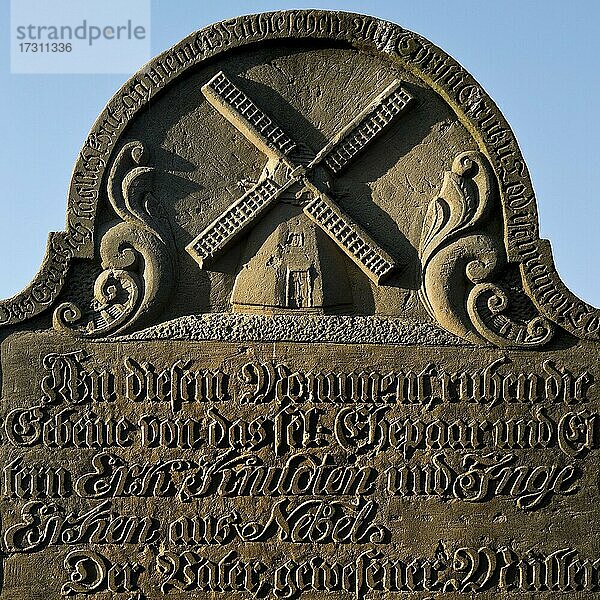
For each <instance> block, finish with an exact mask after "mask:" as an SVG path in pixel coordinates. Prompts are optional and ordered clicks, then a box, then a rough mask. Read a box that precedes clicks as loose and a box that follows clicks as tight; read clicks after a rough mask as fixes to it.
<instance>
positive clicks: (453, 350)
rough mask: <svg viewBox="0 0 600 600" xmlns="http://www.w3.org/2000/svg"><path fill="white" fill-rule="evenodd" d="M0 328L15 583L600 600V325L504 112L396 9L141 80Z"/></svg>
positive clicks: (280, 25)
mask: <svg viewBox="0 0 600 600" xmlns="http://www.w3.org/2000/svg"><path fill="white" fill-rule="evenodd" d="M0 318H1V320H2V323H3V325H4V328H3V330H2V331H3V333H2V345H1V366H2V427H3V431H2V439H1V444H2V446H1V447H2V453H3V454H2V456H3V460H2V469H3V471H2V476H1V486H2V487H1V500H0V502H1V531H2V533H1V539H2V593H1V597H2V598H3V599H4V598H6V599H7V600H17V599H18V600H23V599H34V598H44V599H47V598H50V599H53V598H59V597H73V598H85V597H93V598H98V599H108V598H128V599H129V598H131V599H133V598H149V599H154V598H163V597H172V598H221V597H222V598H230V597H231V598H238V597H239V598H298V597H303V598H304V597H306V598H322V597H325V596H324V594H325V593H329V594H333V595H334V596H333V597H335V598H395V597H398V598H411V599H413V598H414V599H417V598H438V597H439V598H464V597H467V596H468V597H472V596H474V595H477V596H478V597H481V598H534V597H535V598H549V597H552V598H554V597H557V598H592V597H597V595H598V594H600V542H599V541H598V540H599V539H600V536H599V533H600V524H599V520H598V516H599V515H600V507H599V504H598V497H599V493H600V492H599V475H598V467H599V453H600V437H599V436H600V431H599V422H600V417H599V410H600V408H599V405H598V401H599V399H600V396H599V391H598V377H599V374H600V373H599V371H600V365H599V363H598V348H599V347H600V312H599V311H598V310H596V309H594V308H592V307H591V306H589V305H587V304H585V303H584V302H582V301H581V300H579V299H577V298H576V297H575V296H574V295H573V294H571V293H570V292H569V291H568V290H567V289H566V288H565V286H564V285H563V284H562V283H561V281H560V279H559V277H558V275H557V273H556V271H555V269H554V266H553V263H552V257H551V253H550V247H549V244H548V242H546V241H544V240H540V239H539V237H538V225H537V215H536V203H535V198H534V195H533V191H532V188H531V183H530V180H529V176H528V173H527V168H526V166H525V163H524V161H523V158H522V157H521V155H520V152H519V149H518V147H517V144H516V141H515V139H514V136H513V134H512V132H511V130H510V128H509V127H508V125H507V123H506V122H505V120H504V119H503V117H502V115H501V114H500V113H499V111H498V109H497V108H496V106H495V105H494V104H493V102H492V101H491V100H490V98H489V97H488V96H487V95H486V94H485V92H484V91H483V90H482V89H481V88H480V87H479V86H478V84H477V83H476V82H475V81H474V80H473V79H472V78H471V77H470V76H469V75H468V74H467V73H466V72H465V71H464V70H463V69H462V68H461V67H460V66H459V65H458V64H457V63H456V62H454V61H453V60H452V59H451V58H449V57H448V56H447V55H445V54H444V53H443V52H442V51H441V50H439V49H438V48H436V47H435V46H433V45H432V44H431V43H429V42H427V41H426V40H424V39H423V38H421V37H419V36H417V35H415V34H413V33H411V32H409V31H405V30H403V29H401V28H400V27H398V26H396V25H393V24H390V23H386V22H383V21H379V20H377V19H373V18H371V17H365V16H359V15H354V14H345V13H330V12H323V11H291V12H281V13H270V14H262V15H253V16H246V17H240V18H236V19H232V20H229V21H225V22H222V23H217V24H215V25H212V26H210V27H208V28H206V29H204V30H202V31H199V32H197V33H194V34H192V35H191V36H189V37H188V38H186V39H185V40H183V41H182V42H180V43H179V44H177V45H176V46H175V47H174V48H172V49H171V50H169V51H167V52H165V53H164V54H161V55H160V56H158V57H157V58H156V59H154V60H153V61H152V62H150V63H149V64H148V65H146V66H145V67H143V68H142V70H141V71H140V72H139V73H137V74H136V75H135V76H134V77H133V78H132V79H131V80H130V81H129V82H127V83H126V84H125V85H124V87H123V88H122V89H121V90H120V91H119V92H118V93H117V94H116V95H115V97H114V98H113V99H112V100H111V101H110V102H109V104H108V106H107V107H106V109H105V110H104V112H103V113H102V114H101V115H100V117H99V119H98V121H97V122H96V124H95V125H94V127H93V128H92V131H91V133H90V135H89V137H88V138H87V140H86V141H85V144H84V146H83V149H82V151H81V153H80V155H79V157H78V159H77V163H76V166H75V170H74V174H73V181H72V185H71V189H70V191H69V199H68V213H67V229H66V231H65V232H61V233H55V234H52V235H51V236H50V239H49V244H48V252H47V256H46V259H45V261H44V263H43V265H42V268H41V270H40V272H39V274H38V275H37V276H36V278H35V279H34V281H33V282H32V283H31V285H30V286H29V287H28V288H27V289H26V290H24V291H23V292H22V293H21V294H19V295H17V296H16V297H14V298H12V299H10V300H6V301H4V302H2V303H1V304H0Z"/></svg>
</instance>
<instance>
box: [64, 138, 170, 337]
mask: <svg viewBox="0 0 600 600" xmlns="http://www.w3.org/2000/svg"><path fill="white" fill-rule="evenodd" d="M147 161H148V154H147V151H146V149H145V148H144V146H143V145H142V144H141V143H139V142H129V143H127V144H125V146H124V147H123V148H122V149H121V151H120V152H119V154H118V155H117V157H116V159H115V161H114V163H113V165H112V167H111V170H110V174H109V177H108V185H107V195H108V199H109V201H110V204H111V206H112V208H113V209H114V211H115V213H116V214H117V216H118V217H119V219H120V222H119V223H117V224H115V225H113V226H111V227H110V228H109V229H108V231H106V233H104V235H103V236H102V238H101V240H100V258H101V261H102V269H103V271H102V272H101V273H100V275H99V276H98V277H97V279H96V281H95V283H94V289H93V300H92V302H91V304H90V306H89V307H88V308H87V309H86V308H81V307H79V306H78V305H76V304H75V303H73V302H65V303H63V304H61V305H59V306H58V307H57V308H56V310H55V312H54V319H53V322H54V327H55V329H58V330H59V331H63V332H66V333H72V334H75V335H78V336H83V337H98V336H104V335H107V334H111V333H117V332H120V331H123V330H124V329H126V328H128V327H130V326H131V325H133V324H134V323H137V324H140V323H143V322H144V320H145V319H146V318H147V317H149V316H150V315H152V314H154V313H155V311H156V310H157V309H158V308H159V307H160V306H161V305H162V304H163V302H164V301H165V300H166V298H167V297H168V295H169V291H170V287H171V282H172V280H173V269H174V260H175V253H174V252H173V242H172V235H171V231H170V227H169V224H168V221H167V219H166V217H165V216H164V215H163V214H162V207H161V205H160V204H159V203H158V202H157V200H156V198H154V196H153V195H152V193H151V192H150V191H149V190H150V189H151V187H152V180H153V177H154V168H153V167H150V166H147Z"/></svg>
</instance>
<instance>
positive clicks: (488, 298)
mask: <svg viewBox="0 0 600 600" xmlns="http://www.w3.org/2000/svg"><path fill="white" fill-rule="evenodd" d="M494 198H495V184H494V178H493V173H492V170H491V167H490V166H489V164H488V162H487V159H486V158H485V157H484V155H483V154H481V153H480V152H476V151H469V152H463V153H461V154H459V155H458V156H457V157H456V158H455V159H454V162H453V164H452V169H451V170H450V171H447V172H446V173H445V176H444V181H443V184H442V187H441V190H440V193H439V195H438V196H437V197H436V198H434V199H433V200H432V202H431V204H430V205H429V208H428V210H427V214H426V216H425V221H424V223H423V233H422V236H421V244H420V249H419V251H420V256H421V264H422V284H421V289H420V296H421V299H422V301H423V304H424V305H425V307H426V309H427V311H428V312H429V314H430V315H431V316H432V317H433V318H434V319H435V320H436V321H438V322H439V323H440V325H442V327H444V328H445V329H447V330H448V331H450V332H451V333H454V334H456V335H458V336H460V337H462V338H464V339H466V340H468V341H470V342H472V343H477V344H480V343H490V342H491V343H492V344H494V345H496V346H499V347H537V346H542V345H544V344H546V343H547V342H548V341H549V340H550V339H551V338H552V336H553V333H554V327H553V325H552V324H551V323H550V321H548V320H547V319H546V318H544V317H542V316H540V315H539V314H537V311H535V309H534V308H533V306H531V307H527V309H528V310H515V308H516V307H517V306H518V307H521V305H523V304H527V298H526V297H525V296H524V294H523V292H522V291H519V289H515V290H510V292H512V294H513V295H514V296H517V297H512V296H511V293H509V290H508V289H504V288H503V287H502V286H503V283H504V282H505V281H506V276H505V272H506V271H508V270H509V269H510V265H507V259H506V252H505V248H504V247H503V245H502V244H501V243H499V242H498V241H496V239H497V237H498V236H494V235H491V234H489V233H488V232H487V231H488V229H489V223H486V220H487V217H488V215H489V213H490V208H491V207H492V205H493V203H494ZM501 282H502V283H501ZM517 287H520V286H517Z"/></svg>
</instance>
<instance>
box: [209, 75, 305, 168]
mask: <svg viewBox="0 0 600 600" xmlns="http://www.w3.org/2000/svg"><path fill="white" fill-rule="evenodd" d="M202 93H203V94H204V96H205V98H206V99H207V100H208V101H209V102H210V103H211V104H212V105H213V106H214V107H215V108H216V109H217V110H218V111H219V112H220V113H221V114H222V115H223V116H224V117H225V118H226V119H227V120H228V121H229V122H230V123H231V124H232V125H233V126H234V127H235V128H236V129H237V130H238V131H240V132H241V133H242V134H243V135H244V136H245V137H246V138H247V139H248V140H249V141H250V142H252V143H253V144H254V145H255V146H256V147H257V148H259V149H260V150H261V151H262V152H264V153H265V154H266V155H267V156H268V157H270V158H275V159H282V158H283V157H285V156H287V155H288V154H290V153H291V152H292V151H293V150H294V149H295V148H296V143H295V142H294V140H292V138H290V137H289V136H288V135H287V134H286V133H285V132H284V131H283V129H281V127H279V125H277V123H275V121H273V119H271V117H269V116H267V115H266V114H265V113H264V112H263V111H262V110H261V109H260V108H258V106H257V105H256V104H255V103H254V102H253V101H252V100H251V99H250V98H249V97H248V96H247V95H246V94H245V93H244V92H243V91H242V90H240V89H239V88H238V87H237V86H236V85H235V84H234V83H233V82H232V81H230V80H229V79H228V78H227V76H226V75H225V73H223V71H219V72H218V73H217V74H216V75H215V76H214V77H213V78H212V79H211V80H210V81H209V82H208V83H206V84H205V85H203V86H202Z"/></svg>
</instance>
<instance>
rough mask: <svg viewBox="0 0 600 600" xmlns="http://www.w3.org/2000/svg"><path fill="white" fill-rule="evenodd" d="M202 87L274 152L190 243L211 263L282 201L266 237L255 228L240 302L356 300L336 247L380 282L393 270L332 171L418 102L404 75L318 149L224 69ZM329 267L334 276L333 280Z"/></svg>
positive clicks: (331, 303) (297, 305) (238, 306)
mask: <svg viewBox="0 0 600 600" xmlns="http://www.w3.org/2000/svg"><path fill="white" fill-rule="evenodd" d="M202 93H203V94H204V96H205V97H206V99H207V100H208V101H209V102H210V103H211V104H212V105H213V106H214V107H215V108H216V109H217V110H218V111H219V112H220V113H221V114H222V115H223V116H224V117H225V118H226V119H227V120H228V121H229V122H230V123H231V124H232V125H233V126H234V127H235V128H236V129H238V131H240V132H241V133H242V134H243V135H244V137H246V139H247V140H248V141H250V142H251V143H252V144H253V145H254V146H255V147H256V148H257V149H259V150H260V151H261V152H263V153H264V154H265V155H266V157H267V163H266V165H265V167H264V169H263V172H262V174H261V176H260V177H259V180H258V181H257V182H256V183H255V184H254V185H252V187H251V188H250V189H248V190H247V191H246V193H245V194H243V195H242V196H241V197H240V198H239V199H238V200H237V201H236V202H234V203H233V204H232V205H231V206H230V207H229V208H228V209H227V210H226V211H225V212H223V213H222V214H221V215H220V216H219V217H217V218H216V219H215V220H214V221H213V222H212V223H211V224H210V225H208V227H206V228H205V229H204V230H203V231H202V232H201V233H200V234H199V235H198V236H197V237H196V238H195V239H194V240H193V241H192V242H191V243H190V244H189V245H188V246H187V248H186V250H187V251H188V253H189V254H190V255H191V256H192V257H193V258H194V259H195V260H196V261H197V262H198V264H199V265H200V267H201V268H202V269H205V268H207V266H208V265H210V263H211V261H213V260H214V259H215V258H216V257H217V256H218V255H219V254H220V253H221V252H222V251H223V250H225V248H226V247H227V246H229V245H230V244H231V243H232V242H233V241H234V240H237V239H239V237H240V236H241V235H242V234H243V233H247V232H248V231H249V230H250V228H257V226H258V225H259V221H261V220H262V218H263V217H264V216H265V214H266V213H267V212H268V211H270V210H272V209H273V208H274V207H275V205H279V208H280V211H281V215H279V214H278V218H279V219H280V221H281V222H280V223H279V225H278V226H277V228H276V229H275V231H274V232H272V233H271V234H270V235H268V237H267V239H266V241H264V239H263V240H262V241H263V243H262V244H256V245H254V244H253V243H252V241H253V240H252V233H250V236H249V242H248V249H247V254H248V256H247V259H248V262H247V263H246V268H245V269H242V271H241V272H240V273H239V275H238V277H237V279H236V283H235V285H234V289H233V294H232V304H233V307H234V310H241V311H252V310H261V311H264V310H265V309H267V310H269V309H272V310H283V311H287V310H293V311H306V312H323V311H324V310H327V308H328V307H329V308H332V307H336V306H338V307H340V306H346V305H348V304H350V303H351V300H350V301H349V300H348V295H349V292H346V291H345V282H342V281H339V273H340V267H339V265H338V263H339V259H338V258H334V257H332V255H339V254H340V253H339V252H338V251H337V250H335V249H336V248H338V249H341V250H342V251H343V252H344V253H345V254H346V255H347V256H348V257H349V258H350V259H351V260H352V261H354V262H355V263H356V264H357V265H358V266H359V267H360V269H361V270H362V271H363V272H364V273H365V274H366V275H367V276H368V277H369V278H370V279H371V280H372V281H373V282H374V283H375V284H377V285H379V284H381V283H382V282H383V281H384V280H385V279H386V278H387V277H389V276H390V275H391V273H392V272H393V271H394V270H395V269H396V268H397V264H396V263H395V261H394V259H393V258H392V257H391V256H390V255H389V254H388V253H387V252H386V251H385V250H384V249H383V248H381V247H380V246H379V245H378V244H377V242H375V241H374V240H373V239H372V237H371V236H370V235H369V234H368V233H367V232H365V231H364V230H363V229H362V228H361V227H360V226H359V225H358V224H357V223H356V222H355V221H354V220H353V219H351V218H350V217H349V216H348V215H346V214H345V213H344V212H343V210H342V209H341V208H340V207H339V206H338V204H337V203H336V202H335V201H334V200H333V198H332V197H331V195H330V189H331V180H332V178H333V177H335V176H337V175H339V174H340V173H341V172H342V171H343V170H344V169H345V168H346V167H348V166H349V165H350V164H351V163H352V161H353V160H354V159H355V157H357V156H358V155H359V154H360V153H361V152H362V151H363V150H364V149H365V148H366V147H367V146H368V145H369V144H370V143H371V142H372V141H373V140H375V139H376V138H377V137H378V136H379V135H380V134H381V132H383V131H384V130H385V129H386V128H387V127H388V126H389V125H390V124H391V123H392V122H393V121H394V120H395V118H396V117H397V116H399V115H401V114H402V113H403V112H404V111H405V110H406V109H407V108H408V107H409V106H410V104H411V102H412V100H413V98H412V97H411V95H410V94H409V93H408V92H407V91H406V90H405V89H404V88H402V87H401V84H400V81H398V80H394V81H393V82H392V83H391V84H390V85H388V86H387V87H386V88H385V89H384V90H383V91H382V92H381V93H380V94H379V95H378V96H377V97H376V98H375V99H374V100H373V101H372V102H371V103H370V104H369V105H368V106H366V107H365V108H364V109H363V110H362V111H360V113H359V114H357V115H356V117H355V118H354V119H352V120H351V121H350V122H349V123H348V124H347V125H346V126H345V127H344V128H342V129H341V130H340V131H339V133H338V134H337V135H335V136H334V137H333V138H332V139H331V140H330V141H329V142H328V143H327V144H326V145H325V146H324V147H323V148H322V149H321V150H320V151H319V152H318V153H316V154H315V153H314V152H312V151H311V150H310V149H309V148H307V147H306V145H304V144H302V143H300V142H297V141H295V140H294V139H292V138H291V137H290V136H289V135H288V134H287V133H285V131H284V130H283V129H282V128H281V127H280V126H279V125H278V124H276V123H275V122H274V121H273V119H271V118H270V117H268V116H267V115H266V114H265V113H264V112H263V111H262V110H261V109H260V108H259V107H258V106H257V105H256V104H255V103H254V102H253V101H252V100H251V99H250V98H249V97H248V96H247V95H246V94H245V93H244V92H243V91H242V90H240V89H239V88H238V87H237V86H236V85H234V84H233V83H232V82H231V81H230V80H229V79H228V78H227V76H226V75H225V74H224V73H223V72H219V73H217V74H216V75H215V76H214V77H213V78H212V79H211V80H210V81H209V82H208V83H207V84H206V85H204V86H203V87H202ZM282 205H287V207H288V208H285V206H282ZM294 208H295V210H294ZM315 226H316V227H315ZM259 235H260V231H259V233H258V234H257V236H259ZM255 246H256V247H255ZM325 253H327V257H326V259H323V260H321V259H320V257H321V256H322V255H323V254H325ZM265 266H266V267H268V268H266V269H265ZM326 269H330V270H331V277H332V281H331V282H330V284H329V285H328V286H327V287H328V289H327V290H325V287H326V284H325V281H326V280H327V278H328V274H327V272H325V270H326ZM342 272H343V266H342ZM336 278H337V280H336ZM257 282H258V285H257Z"/></svg>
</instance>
